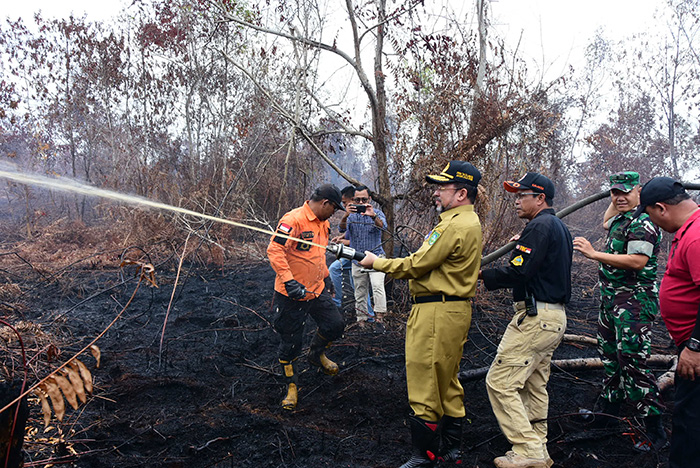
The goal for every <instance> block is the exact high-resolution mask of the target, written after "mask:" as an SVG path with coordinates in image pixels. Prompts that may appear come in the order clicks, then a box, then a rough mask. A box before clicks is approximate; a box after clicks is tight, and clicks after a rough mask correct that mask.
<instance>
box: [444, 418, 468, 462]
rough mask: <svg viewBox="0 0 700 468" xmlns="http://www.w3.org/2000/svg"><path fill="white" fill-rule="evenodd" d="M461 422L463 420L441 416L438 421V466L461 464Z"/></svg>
mask: <svg viewBox="0 0 700 468" xmlns="http://www.w3.org/2000/svg"><path fill="white" fill-rule="evenodd" d="M462 421H464V418H453V417H452V416H443V418H442V420H441V421H440V430H439V432H440V451H439V454H438V462H439V463H438V465H439V466H452V465H461V464H462V449H461V447H462Z"/></svg>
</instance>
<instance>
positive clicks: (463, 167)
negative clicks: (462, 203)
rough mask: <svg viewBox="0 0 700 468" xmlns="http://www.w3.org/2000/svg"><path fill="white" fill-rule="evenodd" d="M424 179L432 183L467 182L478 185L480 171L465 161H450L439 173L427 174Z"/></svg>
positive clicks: (474, 185) (473, 185)
mask: <svg viewBox="0 0 700 468" xmlns="http://www.w3.org/2000/svg"><path fill="white" fill-rule="evenodd" d="M425 180H427V181H428V182H430V183H432V184H467V185H471V186H472V187H476V186H477V185H479V181H480V180H481V172H479V170H478V169H477V168H476V167H474V166H473V165H472V164H471V163H468V162H466V161H450V162H448V163H447V166H445V169H443V170H442V172H441V173H440V174H437V175H427V176H425Z"/></svg>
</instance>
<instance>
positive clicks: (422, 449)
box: [401, 416, 439, 468]
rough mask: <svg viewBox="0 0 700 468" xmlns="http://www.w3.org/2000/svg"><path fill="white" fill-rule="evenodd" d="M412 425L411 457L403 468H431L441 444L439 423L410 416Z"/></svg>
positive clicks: (409, 420) (409, 419)
mask: <svg viewBox="0 0 700 468" xmlns="http://www.w3.org/2000/svg"><path fill="white" fill-rule="evenodd" d="M408 422H409V424H410V425H411V446H412V452H411V453H412V455H411V458H410V459H409V460H408V461H407V462H406V463H404V464H403V465H401V468H430V467H433V466H435V458H436V454H437V451H438V446H439V437H438V431H437V428H438V424H437V423H436V422H430V421H425V420H423V419H420V418H418V417H416V416H409V417H408Z"/></svg>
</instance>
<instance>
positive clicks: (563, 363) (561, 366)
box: [458, 354, 677, 381]
mask: <svg viewBox="0 0 700 468" xmlns="http://www.w3.org/2000/svg"><path fill="white" fill-rule="evenodd" d="M676 359H677V358H676V356H674V355H671V354H654V355H652V356H649V359H647V364H650V365H657V366H662V365H663V366H668V365H670V364H672V363H674V362H675V360H676ZM490 367H491V366H486V367H480V368H478V369H471V370H466V371H462V372H460V373H459V375H458V377H459V380H464V381H469V380H477V379H480V378H482V377H485V376H486V374H487V373H488V371H489V368H490ZM552 367H553V368H555V369H558V370H581V369H584V370H590V369H602V368H603V361H601V360H600V358H578V359H556V360H554V361H552ZM669 372H670V371H669ZM667 373H668V372H667ZM664 375H666V374H664Z"/></svg>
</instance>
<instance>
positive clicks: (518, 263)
mask: <svg viewBox="0 0 700 468" xmlns="http://www.w3.org/2000/svg"><path fill="white" fill-rule="evenodd" d="M510 263H512V264H513V265H515V266H516V267H519V266H521V265H522V264H523V256H522V255H518V256H517V257H515V258H514V259H513V260H511V261H510Z"/></svg>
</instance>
